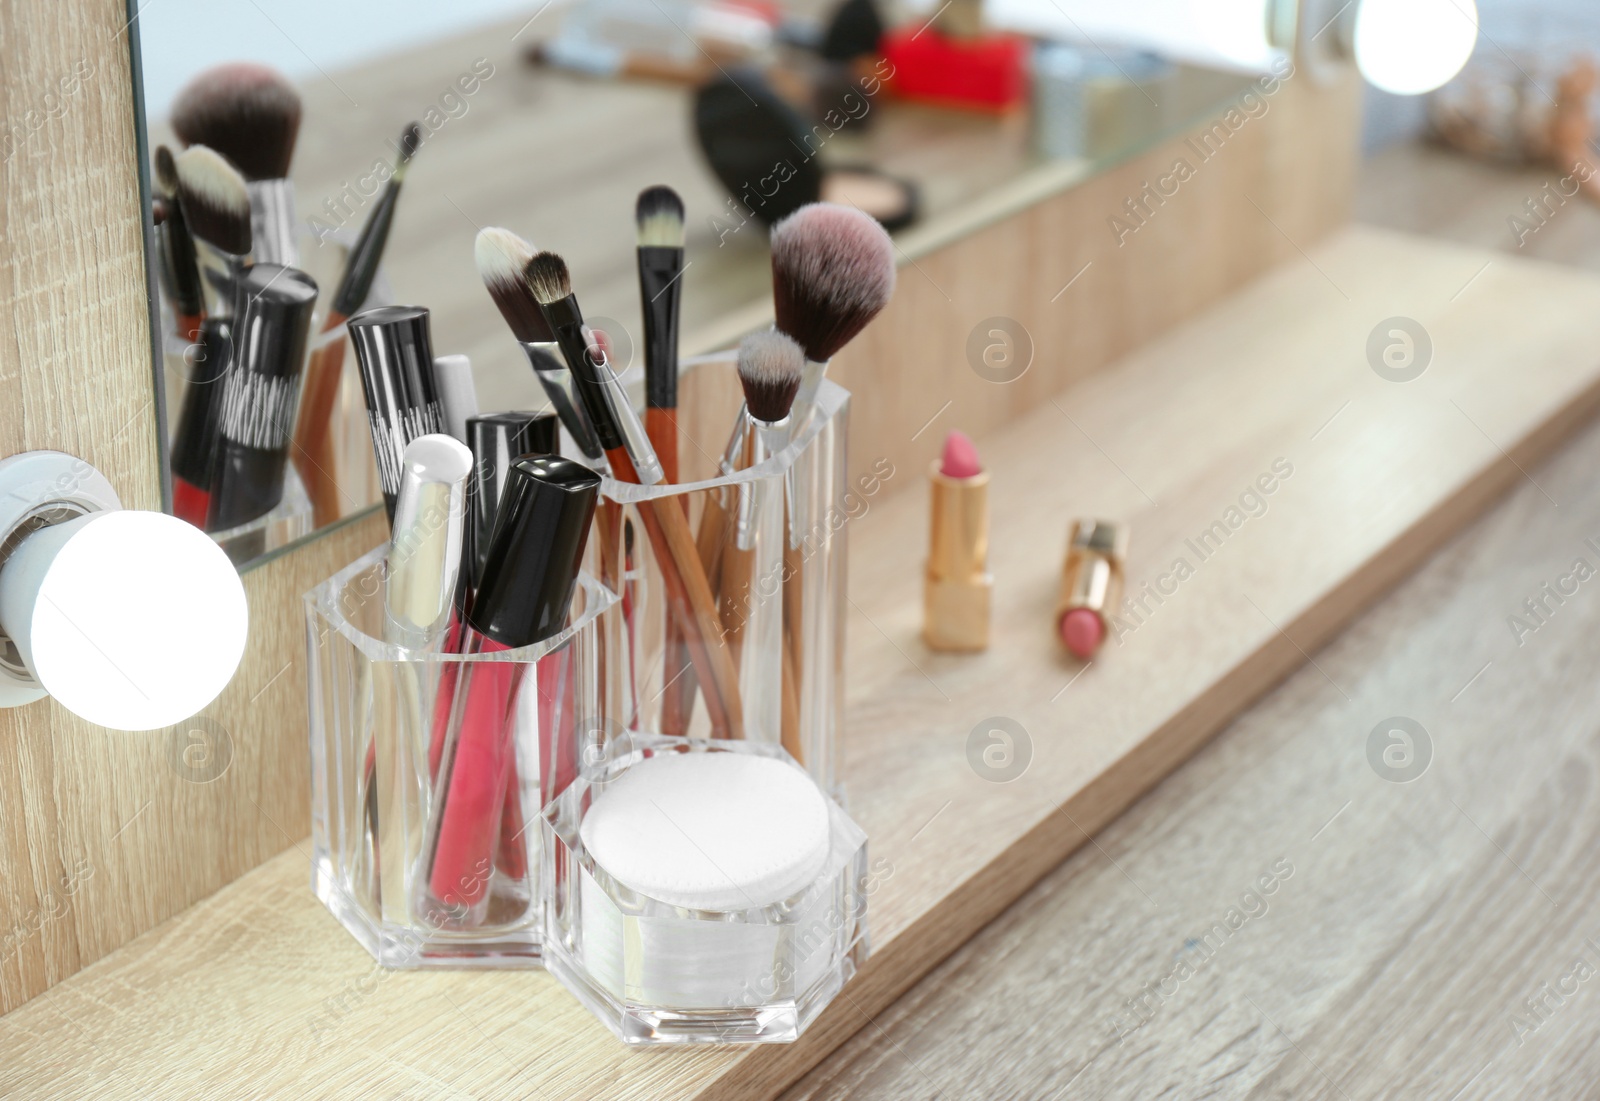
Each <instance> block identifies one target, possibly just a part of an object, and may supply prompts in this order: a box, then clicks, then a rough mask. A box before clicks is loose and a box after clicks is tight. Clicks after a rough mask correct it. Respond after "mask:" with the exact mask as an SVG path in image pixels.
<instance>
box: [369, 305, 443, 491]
mask: <svg viewBox="0 0 1600 1101" xmlns="http://www.w3.org/2000/svg"><path fill="white" fill-rule="evenodd" d="M348 327H349V330H350V339H351V341H352V342H353V343H354V344H355V347H356V363H357V365H358V366H359V367H360V368H361V389H362V391H363V392H364V393H365V394H366V398H367V423H368V425H369V426H370V427H371V429H372V451H373V455H374V456H375V457H376V459H377V462H378V481H379V482H380V483H381V484H382V486H383V503H384V505H385V506H386V507H387V508H388V510H389V520H390V522H391V523H392V522H393V520H394V506H395V497H396V495H397V494H398V493H399V492H400V466H401V459H402V456H403V455H404V454H405V450H406V444H408V443H410V442H411V441H412V440H414V439H416V438H417V437H418V436H426V435H427V434H428V433H430V432H443V431H444V411H443V410H442V409H441V408H440V406H439V397H438V392H437V391H436V390H435V389H434V386H433V340H432V337H431V336H430V335H429V330H428V311H427V310H425V309H423V308H422V307H421V306H380V307H378V308H376V309H371V310H364V311H362V312H361V313H359V314H357V315H356V316H355V317H352V318H351V319H350V321H349V325H348Z"/></svg>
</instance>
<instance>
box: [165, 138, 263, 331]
mask: <svg viewBox="0 0 1600 1101" xmlns="http://www.w3.org/2000/svg"><path fill="white" fill-rule="evenodd" d="M173 164H174V167H175V168H176V169H177V173H178V205H179V207H180V208H181V210H182V211H183V220H184V222H185V224H186V225H187V226H188V227H189V232H190V234H192V235H193V237H194V240H195V255H196V257H197V259H198V262H199V266H200V272H201V275H202V276H204V289H205V307H206V310H205V312H206V315H207V316H209V317H230V316H232V313H233V292H234V287H235V285H236V284H237V283H238V280H239V273H240V272H241V271H242V270H243V269H244V267H245V265H246V264H248V263H249V262H250V259H251V244H252V242H253V240H254V238H253V236H252V233H251V229H250V195H249V193H248V192H247V191H246V190H245V186H244V177H243V176H241V175H239V170H238V169H236V168H234V167H233V165H231V164H229V163H228V160H227V158H225V157H224V156H222V154H220V153H218V152H217V151H216V150H214V149H211V148H209V147H207V146H204V145H192V146H190V147H189V148H188V149H185V150H184V151H183V152H182V153H180V154H178V156H177V157H175V158H174V161H173Z"/></svg>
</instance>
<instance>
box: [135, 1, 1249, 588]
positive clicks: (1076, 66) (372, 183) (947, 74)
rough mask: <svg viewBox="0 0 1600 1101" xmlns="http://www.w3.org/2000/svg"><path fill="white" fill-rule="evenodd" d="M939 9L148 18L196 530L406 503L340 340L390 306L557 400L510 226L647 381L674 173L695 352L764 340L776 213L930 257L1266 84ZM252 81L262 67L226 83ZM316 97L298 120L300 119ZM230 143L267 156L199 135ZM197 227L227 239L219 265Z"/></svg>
mask: <svg viewBox="0 0 1600 1101" xmlns="http://www.w3.org/2000/svg"><path fill="white" fill-rule="evenodd" d="M1012 6H1015V3H1014V2H1013V5H1012ZM934 7H937V5H928V6H927V8H926V9H925V10H923V11H921V12H917V11H913V10H905V11H901V10H894V9H891V8H890V7H889V6H888V5H887V4H884V3H875V0H844V2H843V3H840V2H839V0H824V2H820V3H819V2H813V0H792V2H791V3H789V4H787V5H783V4H780V3H778V2H777V0H563V2H562V3H559V4H557V3H554V2H553V0H545V2H543V3H542V4H541V3H537V2H535V3H528V2H514V0H469V2H456V3H451V4H449V5H445V4H442V3H428V2H423V0H400V2H398V3H395V2H391V3H388V4H384V5H378V4H375V3H370V2H369V3H365V4H328V3H317V4H312V3H310V2H308V0H207V2H205V3H201V2H199V0H162V3H159V4H148V5H147V6H146V7H145V9H143V10H131V11H130V17H132V18H133V20H134V22H133V24H132V27H133V30H134V31H135V32H136V35H135V36H134V41H135V44H134V47H133V48H134V50H135V57H136V61H137V62H138V64H136V66H135V71H136V74H137V75H138V78H139V79H141V80H142V89H141V92H142V99H143V105H144V116H145V117H144V119H143V125H144V137H145V140H146V145H147V148H148V150H149V153H150V154H151V156H152V158H156V157H157V151H158V149H160V148H163V147H164V148H165V149H166V150H167V151H168V152H170V153H171V154H172V155H173V160H172V162H171V163H170V164H168V163H165V160H164V157H165V155H162V158H161V159H162V161H163V163H161V164H147V165H145V166H144V167H145V171H146V172H147V173H150V176H149V181H148V188H149V190H148V194H150V195H151V196H152V199H151V208H152V213H151V218H152V236H151V238H150V239H151V240H153V241H154V246H153V248H152V250H151V256H150V262H151V264H152V267H153V269H154V271H155V272H156V274H157V276H158V280H157V281H158V284H159V286H160V288H161V294H160V309H159V315H158V316H157V317H155V318H154V319H153V322H154V324H155V326H156V328H157V330H158V333H159V346H160V354H159V357H158V358H159V361H160V362H159V364H158V376H157V377H158V378H161V379H162V380H163V384H162V387H161V389H162V390H163V398H164V400H165V401H166V403H167V415H166V418H165V420H166V424H167V425H168V431H169V436H170V438H169V440H167V441H164V442H165V444H166V449H165V452H164V454H165V455H166V456H167V458H168V460H169V463H170V469H171V473H172V477H173V496H172V500H173V506H174V511H176V512H177V513H178V514H179V515H181V516H184V517H185V518H187V519H190V520H191V521H192V522H194V523H196V524H198V525H201V526H203V527H205V528H206V529H207V530H209V531H210V532H211V533H212V534H213V535H214V536H215V537H216V538H217V539H218V540H219V541H220V542H222V543H223V545H224V546H225V547H226V549H227V550H228V552H229V554H230V556H232V558H233V559H234V561H235V562H237V563H238V564H239V565H240V566H241V567H244V566H247V565H249V564H251V563H252V562H256V561H261V560H263V558H264V556H270V555H272V554H274V553H276V552H279V551H281V550H283V549H285V548H287V547H290V546H293V545H296V544H297V543H298V542H300V541H302V540H304V539H306V538H309V537H311V536H313V535H314V534H315V532H316V531H318V530H319V529H324V528H326V527H327V526H328V525H329V524H334V523H340V522H343V521H346V520H348V519H350V518H351V517H355V516H361V515H365V514H367V513H368V512H369V511H370V510H372V509H374V508H375V507H377V505H378V504H379V503H381V501H382V498H383V484H382V480H381V478H380V475H379V465H378V463H377V462H375V460H374V447H373V443H372V435H371V431H370V430H369V423H368V414H367V402H366V397H365V393H364V391H363V386H362V381H361V377H360V369H359V367H360V365H359V363H358V359H359V357H358V355H357V354H356V352H357V350H356V349H355V348H354V347H353V346H351V345H350V344H349V337H348V335H347V332H346V330H345V328H344V326H343V324H342V323H341V322H342V321H343V319H344V318H343V316H342V315H348V314H352V313H355V312H357V311H359V310H361V309H367V308H372V307H378V306H384V305H392V304H404V305H420V306H424V307H426V308H427V309H428V311H429V324H430V328H431V343H432V351H433V353H434V354H435V355H438V356H446V355H450V356H464V357H466V364H465V365H463V364H462V361H460V360H452V361H451V364H452V365H451V366H450V367H449V368H448V370H449V371H451V372H454V374H453V381H452V380H441V384H442V385H444V386H445V389H446V390H447V391H448V392H447V394H446V397H447V398H449V395H450V393H454V394H455V395H456V398H455V399H451V400H455V401H456V403H457V405H458V407H459V406H460V403H461V402H462V401H465V402H466V403H467V404H469V405H474V406H475V408H476V409H477V410H480V411H482V412H484V413H489V412H494V411H499V410H508V409H526V410H534V409H539V408H542V407H544V406H546V404H547V399H546V394H545V391H544V390H543V389H541V386H540V384H539V381H538V379H537V378H536V377H535V375H534V373H533V372H532V371H531V370H530V369H529V366H528V362H527V360H526V359H525V358H524V356H523V354H522V351H521V349H519V348H518V346H517V345H516V343H515V342H514V340H513V339H512V338H511V335H510V333H509V331H508V329H507V325H506V323H505V322H504V321H503V320H502V318H501V316H500V315H499V313H498V312H497V310H496V307H495V303H494V302H493V301H492V300H491V298H490V296H489V295H488V294H487V293H486V292H485V286H484V282H483V280H482V278H480V275H479V271H478V270H477V267H476V265H475V260H474V239H475V237H476V235H477V234H478V233H479V231H480V230H481V229H483V228H484V227H490V226H503V227H507V228H509V229H511V230H513V231H514V232H515V233H517V234H519V235H521V236H522V237H523V238H525V239H527V240H528V241H531V242H533V243H535V245H536V246H537V247H541V248H548V249H552V250H555V251H557V252H559V253H560V254H561V255H562V256H563V257H564V258H565V260H566V262H567V265H568V268H569V270H570V272H571V276H572V282H573V287H574V290H575V291H576V293H577V294H578V295H579V297H580V298H581V301H582V304H583V307H584V310H585V313H586V315H587V319H588V321H589V323H590V324H591V325H593V326H594V327H595V328H598V329H601V330H603V331H604V332H605V333H606V334H607V335H608V337H609V339H610V344H611V348H612V356H613V359H614V360H615V361H617V362H618V363H619V364H621V365H624V366H627V365H631V364H633V363H634V362H635V361H636V360H637V359H638V358H639V354H638V352H637V350H638V349H639V348H640V346H641V343H642V340H643V332H642V328H641V320H640V319H641V305H640V291H639V286H640V276H639V272H638V270H637V268H636V250H635V245H636V232H637V230H636V226H635V218H634V214H635V199H636V196H637V195H638V194H639V193H640V191H641V190H642V189H644V188H646V187H649V186H651V185H656V184H667V185H670V186H671V187H672V188H674V189H675V190H676V192H677V193H678V195H680V196H681V199H682V203H683V207H684V214H683V216H682V219H681V221H682V225H683V230H682V233H683V237H684V246H685V252H684V258H683V261H682V268H681V276H680V277H678V278H675V279H673V280H672V282H673V283H674V284H675V287H674V290H675V293H677V294H678V296H679V300H680V302H681V315H680V318H679V322H678V331H677V337H678V339H677V344H678V346H679V347H681V349H682V351H683V354H684V355H692V354H695V353H699V352H706V351H710V350H713V348H714V347H715V346H717V345H719V344H725V343H726V342H728V341H729V340H731V339H732V338H734V337H736V336H737V335H738V329H737V328H732V329H730V325H734V324H736V322H737V319H738V318H739V317H741V316H744V315H747V314H748V315H750V316H752V317H753V318H755V319H756V320H755V321H754V322H752V323H759V309H760V307H761V303H762V302H763V300H766V299H769V298H770V293H771V288H770V273H769V261H768V251H767V227H768V224H769V223H770V222H771V221H772V220H774V219H775V218H777V217H778V216H780V215H781V214H782V213H784V212H786V211H788V210H791V209H793V208H794V207H795V206H798V205H799V204H801V203H803V202H807V201H813V200H817V199H827V200H831V201H836V202H844V203H850V204H852V205H856V206H859V207H860V208H862V209H863V210H866V211H867V212H868V213H871V214H873V215H874V216H875V217H877V218H878V219H879V220H880V221H882V222H883V223H884V224H885V226H887V227H889V228H891V229H892V230H893V231H894V232H895V234H896V239H897V248H898V250H899V252H900V258H901V263H902V264H905V263H909V262H914V261H915V260H916V259H917V257H918V256H919V255H921V254H922V253H923V252H925V251H927V250H929V249H932V248H936V247H940V246H942V245H944V244H947V243H948V242H949V240H950V239H952V237H953V236H957V235H959V233H960V232H962V231H963V230H962V227H963V226H974V225H979V224H983V223H984V222H985V221H987V220H990V219H992V218H994V217H999V216H1003V215H1004V214H1006V213H1008V212H1010V211H1011V210H1014V209H1017V208H1018V207H1020V206H1021V205H1025V204H1026V203H1031V202H1037V201H1039V200H1040V199H1041V198H1043V197H1045V196H1046V195H1049V194H1051V193H1053V192H1055V191H1058V190H1060V189H1062V188H1065V187H1069V186H1072V185H1073V184H1075V183H1077V182H1080V181H1081V180H1083V179H1084V178H1086V177H1087V176H1089V175H1090V174H1092V173H1093V172H1094V171H1096V170H1097V169H1100V168H1103V167H1105V166H1108V165H1110V164H1113V163H1116V162H1118V161H1120V160H1122V159H1125V158H1126V157H1128V156H1130V155H1132V154H1134V153H1136V152H1138V151H1140V150H1142V149H1144V148H1146V147H1148V146H1149V145H1150V144H1152V143H1153V142H1155V141H1157V140H1158V139H1160V138H1162V137H1163V136H1165V135H1167V134H1170V133H1172V132H1173V131H1175V130H1177V129H1179V128H1181V127H1184V126H1187V125H1189V124H1191V123H1193V122H1194V121H1196V120H1198V119H1200V118H1202V117H1204V116H1205V115H1206V114H1207V113H1208V112H1215V111H1217V110H1218V109H1219V108H1220V106H1221V105H1223V104H1224V103H1226V102H1227V101H1229V100H1232V99H1235V98H1236V97H1237V96H1239V94H1240V93H1241V92H1242V91H1244V90H1245V89H1247V88H1248V87H1249V86H1250V85H1251V83H1252V82H1253V81H1255V80H1256V79H1257V78H1258V73H1245V72H1241V71H1240V70H1238V69H1237V68H1235V69H1233V70H1231V71H1230V70H1228V69H1226V68H1221V67H1212V66H1210V65H1208V64H1195V63H1193V62H1191V61H1169V60H1165V59H1163V58H1161V57H1158V56H1156V55H1153V54H1148V53H1141V52H1138V51H1136V50H1132V49H1127V48H1121V47H1117V46H1115V45H1113V44H1112V43H1110V42H1109V41H1107V42H1098V41H1097V42H1095V43H1081V44H1078V45H1073V44H1070V43H1064V42H1048V41H1044V40H1041V39H1037V38H1029V37H1025V36H1024V35H1023V34H1022V33H1012V32H1005V31H997V30H994V29H992V28H987V27H985V26H984V23H983V13H982V12H981V11H980V9H979V6H978V5H977V4H976V3H974V2H972V0H954V2H952V3H949V4H945V5H944V7H942V8H939V9H938V10H937V11H933V10H932V9H933V8H934ZM1025 23H1026V20H1023V21H1022V22H1021V23H1019V26H1022V29H1023V30H1024V31H1027V33H1029V34H1037V33H1039V32H1037V31H1031V30H1028V28H1027V27H1026V26H1025V25H1023V24H1025ZM237 62H248V63H250V64H248V65H232V66H231V67H229V68H225V69H222V70H218V69H217V66H219V65H225V64H229V63H237ZM295 110H298V128H297V130H296V129H295V127H293V126H289V125H285V124H284V123H285V121H286V120H287V119H288V116H290V115H292V114H293V113H294V111H295ZM412 123H415V124H416V127H415V130H414V131H410V132H409V133H410V134H411V135H412V136H411V137H410V138H409V139H408V138H407V137H405V136H404V135H406V134H407V133H408V126H409V125H410V124H412ZM197 135H204V136H208V137H209V138H210V141H209V143H206V142H202V143H201V144H211V145H214V146H217V147H219V150H220V151H222V152H224V153H231V154H232V156H233V160H234V161H238V162H242V163H236V164H230V163H228V162H227V160H226V158H224V160H223V161H222V162H217V161H216V160H215V158H213V159H212V160H209V161H208V160H206V159H205V158H204V157H203V156H202V155H201V153H203V151H197V150H195V149H193V148H189V149H186V139H187V140H188V141H196V140H197ZM404 153H410V154H412V155H411V158H410V160H409V163H407V164H406V165H405V169H404V172H403V174H402V173H401V172H399V171H398V169H397V166H398V164H399V162H401V161H403V160H405V156H404ZM235 171H238V172H239V173H240V174H241V175H242V176H244V177H254V178H252V179H249V180H248V182H247V183H246V186H245V189H244V191H243V195H244V197H245V198H244V200H243V202H244V204H245V205H244V207H243V208H242V209H243V210H244V215H246V216H247V217H244V220H246V221H248V223H249V228H250V233H249V236H250V253H249V254H247V255H235V254H231V253H229V252H228V248H227V247H226V246H227V245H228V241H227V240H226V238H227V236H228V233H229V227H230V226H234V225H235V223H237V222H238V221H239V220H241V217H243V216H241V215H240V209H241V208H240V207H239V206H238V202H239V200H238V198H237V194H236V192H235V191H233V190H230V188H232V187H234V186H235V185H234V184H233V183H231V182H230V181H232V180H233V179H235V178H236V177H235V176H233V175H231V173H233V172H235ZM174 175H176V176H178V177H179V179H178V181H177V187H174V185H173V179H172V177H173V176H174ZM280 176H281V177H282V179H280V178H279V177H280ZM219 180H222V181H223V182H218V181H219ZM284 180H286V181H287V182H284ZM402 185H403V186H402ZM208 187H209V188H210V189H211V190H210V191H207V190H206V189H207V188H208ZM180 188H181V189H182V190H181V191H180V190H179V189H180ZM192 193H193V194H199V195H201V198H199V199H197V200H195V201H194V202H190V198H191V194H192ZM230 203H231V204H234V205H231V206H230V205H229V204H230ZM218 204H220V205H218ZM191 208H192V209H191ZM219 211H220V213H219ZM1113 213H1115V212H1108V214H1113ZM219 217H220V218H221V219H222V221H223V223H224V225H223V226H222V227H221V228H219V227H218V226H217V225H216V224H214V223H215V222H216V220H217V219H218V218H219ZM385 217H387V218H390V219H391V221H390V224H389V225H388V231H387V234H386V238H385V240H384V241H383V248H382V250H381V257H380V262H378V263H377V264H376V265H375V266H371V271H370V275H371V278H370V285H368V286H356V287H353V288H352V287H350V286H348V285H347V286H346V290H347V292H350V293H347V294H346V295H344V296H343V297H344V298H347V299H353V300H352V301H336V299H338V298H340V297H341V296H340V295H339V288H340V286H341V283H342V282H344V281H345V276H346V270H347V265H349V264H350V262H351V256H352V252H351V250H352V248H353V247H354V246H355V245H356V243H357V242H358V241H360V240H361V239H362V232H363V229H364V227H368V226H371V225H373V224H374V222H375V220H378V221H381V220H382V219H383V218H385ZM208 234H209V235H210V236H211V238H212V239H211V240H209V241H207V240H206V235H208ZM185 235H186V236H187V237H188V238H189V239H190V240H191V241H198V243H197V244H196V245H195V251H196V253H197V257H196V259H194V260H191V261H185V260H184V259H183V252H184V250H183V247H182V242H183V239H184V237H185ZM219 237H220V238H223V240H222V241H221V243H220V244H219V242H218V240H217V238H219ZM375 243H376V241H375V237H374V235H372V234H370V233H369V235H368V238H367V240H366V242H365V246H366V247H365V248H364V249H358V250H357V254H358V255H366V256H368V257H369V258H370V257H372V256H373V255H375V251H374V249H373V248H372V246H373V245H374V244H375ZM252 260H253V261H254V263H255V268H253V269H252V268H250V267H248V265H249V264H250V263H251V261H252ZM274 263H276V264H279V265H282V266H280V267H272V266H269V265H271V264H274ZM191 269H192V270H191ZM186 270H187V274H185V271H186ZM196 275H198V280H199V285H198V286H196V285H195V283H194V281H195V279H196ZM357 282H358V283H360V282H362V281H360V280H357ZM230 316H231V321H230V320H229V318H230ZM441 370H445V369H444V368H442V369H441ZM463 379H464V380H465V381H466V384H467V385H466V388H465V389H462V388H461V387H460V386H459V385H458V384H459V383H460V382H461V381H462V380H463ZM429 385H430V386H431V385H432V384H431V383H430V384H429ZM447 404H448V402H447ZM457 419H458V420H459V416H458V418H457Z"/></svg>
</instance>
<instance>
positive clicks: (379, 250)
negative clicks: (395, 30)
mask: <svg viewBox="0 0 1600 1101" xmlns="http://www.w3.org/2000/svg"><path fill="white" fill-rule="evenodd" d="M421 144H422V127H421V125H420V124H418V123H415V122H413V123H411V124H410V125H408V126H407V127H406V129H405V132H404V133H402V134H401V135H400V140H399V142H398V143H396V149H398V153H397V154H396V157H395V163H394V174H393V175H391V176H390V177H389V182H388V183H386V184H385V185H384V187H383V194H382V195H380V196H378V201H377V202H376V203H375V204H373V207H372V213H371V214H369V215H368V216H367V220H366V222H365V223H364V224H363V225H362V227H361V233H360V235H358V236H357V237H356V242H355V244H353V245H351V246H350V252H349V254H348V255H347V256H346V257H345V266H344V276H343V277H342V278H341V279H340V280H339V287H338V289H337V290H335V291H334V294H333V303H332V304H331V305H330V306H329V307H328V316H327V317H325V318H324V319H323V322H322V331H323V332H329V331H331V330H333V329H337V328H338V327H339V326H340V325H343V324H344V323H345V321H346V320H348V319H349V318H350V316H351V315H352V314H354V313H356V312H357V311H358V310H360V309H361V307H362V306H363V305H365V303H366V301H367V296H368V295H369V294H371V293H372V284H373V281H374V280H375V279H377V277H378V265H379V264H380V263H382V261H383V249H384V246H385V245H386V244H388V241H389V227H390V226H392V225H393V224H394V211H395V207H396V205H397V204H398V203H399V202H400V185H401V184H403V183H404V182H405V178H406V168H407V167H408V166H409V165H410V164H411V158H412V157H414V156H416V152H417V148H418V146H420V145H421ZM343 369H344V341H343V340H330V341H327V342H325V343H323V344H322V346H321V347H320V348H318V349H317V351H316V353H315V354H313V355H312V357H311V364H310V366H309V367H307V368H306V385H305V396H304V397H303V398H302V399H301V401H300V420H299V422H298V423H297V424H296V425H295V430H294V461H295V467H296V469H298V470H299V471H300V480H301V481H302V482H304V483H305V487H306V493H307V495H308V496H310V498H311V507H312V509H313V517H312V518H313V521H314V522H315V524H316V526H317V527H319V528H320V527H322V526H323V525H325V524H331V523H333V522H334V521H335V520H337V519H338V518H339V513H340V511H341V510H340V507H339V485H338V479H337V472H336V470H335V459H334V455H333V431H332V423H331V422H332V418H333V405H334V402H335V401H336V400H337V398H338V395H339V376H340V374H341V373H342V371H343Z"/></svg>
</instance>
